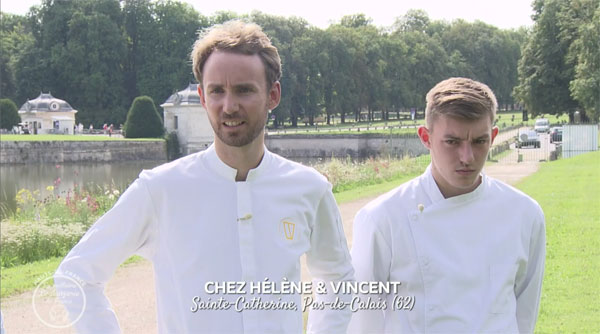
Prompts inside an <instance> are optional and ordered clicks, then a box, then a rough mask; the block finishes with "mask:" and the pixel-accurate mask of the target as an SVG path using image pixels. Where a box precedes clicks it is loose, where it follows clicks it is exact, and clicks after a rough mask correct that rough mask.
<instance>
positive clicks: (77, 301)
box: [32, 274, 87, 328]
mask: <svg viewBox="0 0 600 334" xmlns="http://www.w3.org/2000/svg"><path fill="white" fill-rule="evenodd" d="M52 279H54V286H52V284H51V283H52V281H51V280H52ZM86 302H87V300H86V297H85V292H84V291H83V287H82V285H81V283H79V282H78V281H77V280H75V279H74V278H72V277H68V276H65V275H60V274H57V275H54V277H52V276H50V277H46V278H45V279H43V280H41V281H40V282H39V283H38V284H37V286H36V287H35V290H34V291H33V297H32V306H33V312H34V313H35V316H36V317H37V318H38V319H39V320H40V321H41V322H42V323H43V324H44V325H46V326H48V327H51V328H67V327H71V326H73V325H74V324H75V323H76V322H77V321H79V319H81V317H82V316H83V311H84V310H85V306H86ZM67 308H68V309H70V310H71V312H72V313H73V315H74V316H75V318H74V319H73V320H71V318H69V313H68V312H67Z"/></svg>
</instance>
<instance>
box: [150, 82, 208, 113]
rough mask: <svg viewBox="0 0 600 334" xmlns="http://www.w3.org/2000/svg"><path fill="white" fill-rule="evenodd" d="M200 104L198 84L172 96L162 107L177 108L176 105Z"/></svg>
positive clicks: (190, 85)
mask: <svg viewBox="0 0 600 334" xmlns="http://www.w3.org/2000/svg"><path fill="white" fill-rule="evenodd" d="M195 104H201V103H200V95H199V94H198V84H192V83H191V84H189V85H188V86H187V88H185V89H184V90H181V91H179V92H177V93H175V94H173V95H171V96H169V98H168V99H167V100H166V101H165V102H164V103H163V104H161V105H160V106H161V107H164V106H170V105H172V106H176V105H195Z"/></svg>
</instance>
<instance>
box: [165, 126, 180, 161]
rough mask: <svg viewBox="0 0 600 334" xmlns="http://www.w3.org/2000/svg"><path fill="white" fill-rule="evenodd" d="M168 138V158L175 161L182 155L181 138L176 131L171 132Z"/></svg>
mask: <svg viewBox="0 0 600 334" xmlns="http://www.w3.org/2000/svg"><path fill="white" fill-rule="evenodd" d="M166 140H167V159H169V161H173V160H175V159H178V158H180V157H181V151H180V148H179V138H178V137H177V133H176V132H169V134H168V135H167V137H166Z"/></svg>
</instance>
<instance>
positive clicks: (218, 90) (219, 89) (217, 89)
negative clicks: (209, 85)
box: [210, 88, 223, 94]
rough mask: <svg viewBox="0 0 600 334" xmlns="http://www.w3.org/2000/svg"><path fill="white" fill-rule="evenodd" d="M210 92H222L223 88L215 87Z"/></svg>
mask: <svg viewBox="0 0 600 334" xmlns="http://www.w3.org/2000/svg"><path fill="white" fill-rule="evenodd" d="M210 93H211V94H221V93H223V89H222V88H213V89H212V90H211V91H210Z"/></svg>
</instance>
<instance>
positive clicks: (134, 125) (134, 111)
mask: <svg viewBox="0 0 600 334" xmlns="http://www.w3.org/2000/svg"><path fill="white" fill-rule="evenodd" d="M124 131H125V137H127V138H158V137H162V135H163V133H164V127H163V122H162V119H161V117H160V115H159V114H158V111H157V110H156V106H155V105H154V101H152V98H151V97H149V96H138V97H136V98H135V100H133V103H132V104H131V108H130V109H129V112H128V113H127V121H125V126H124Z"/></svg>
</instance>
